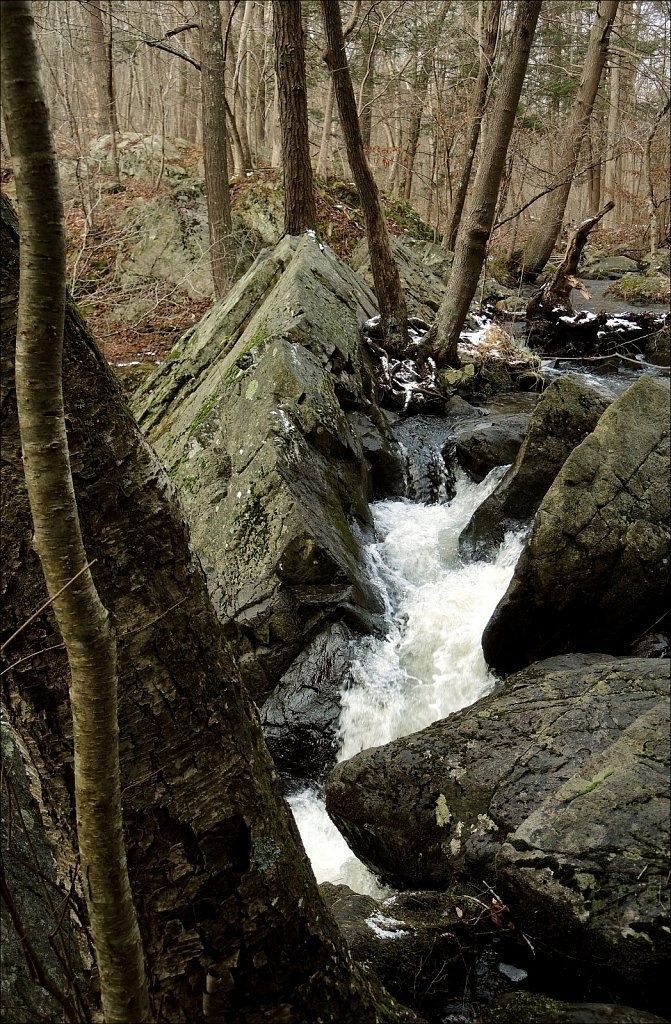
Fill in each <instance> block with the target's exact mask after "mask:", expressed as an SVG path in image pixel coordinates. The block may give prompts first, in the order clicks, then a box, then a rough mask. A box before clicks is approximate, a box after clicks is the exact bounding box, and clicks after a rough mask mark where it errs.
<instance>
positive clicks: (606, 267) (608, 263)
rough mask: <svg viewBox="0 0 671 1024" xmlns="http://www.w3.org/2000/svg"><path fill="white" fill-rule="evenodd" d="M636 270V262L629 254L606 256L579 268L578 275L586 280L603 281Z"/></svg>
mask: <svg viewBox="0 0 671 1024" xmlns="http://www.w3.org/2000/svg"><path fill="white" fill-rule="evenodd" d="M637 271H638V263H636V261H635V260H632V259H630V257H629V256H606V258H605V259H602V260H598V261H597V262H596V263H592V264H591V265H589V266H587V267H585V268H584V269H583V270H581V271H580V276H581V277H584V278H585V279H586V280H587V281H604V280H614V279H615V278H618V277H621V276H622V275H623V274H627V273H634V274H635V273H636V272H637Z"/></svg>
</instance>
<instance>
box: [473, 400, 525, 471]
mask: <svg viewBox="0 0 671 1024" xmlns="http://www.w3.org/2000/svg"><path fill="white" fill-rule="evenodd" d="M528 428H529V416H528V415H527V414H526V413H519V412H518V413H498V414H494V415H491V416H486V417H484V416H483V417H482V418H480V419H477V420H476V421H475V422H473V423H469V422H467V421H466V422H463V423H460V422H457V424H456V426H455V434H456V440H457V447H456V454H457V461H458V462H459V464H460V465H461V466H462V467H463V468H464V469H465V470H466V472H467V473H468V475H469V476H470V477H472V479H473V480H475V481H476V482H477V483H479V482H480V481H481V480H484V479H485V477H486V476H487V474H488V473H489V472H490V471H491V470H492V469H494V467H495V466H506V465H508V464H509V463H511V462H513V460H514V459H515V457H516V455H517V453H518V451H519V450H520V445H521V444H522V442H523V441H524V438H525V436H526V433H527V430H528Z"/></svg>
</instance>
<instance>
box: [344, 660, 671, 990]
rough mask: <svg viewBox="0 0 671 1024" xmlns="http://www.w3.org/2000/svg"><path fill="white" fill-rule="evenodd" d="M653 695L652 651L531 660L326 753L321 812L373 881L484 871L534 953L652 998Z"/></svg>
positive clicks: (659, 756) (411, 883) (658, 828)
mask: <svg viewBox="0 0 671 1024" xmlns="http://www.w3.org/2000/svg"><path fill="white" fill-rule="evenodd" d="M668 694H669V672H668V665H667V664H665V663H664V662H661V661H656V660H650V659H616V658H612V657H608V656H604V655H567V656H564V657H559V658H553V659H549V660H548V661H545V662H539V663H537V664H535V665H531V666H529V667H528V668H527V669H525V670H524V671H522V672H519V673H517V674H515V675H513V676H510V677H509V678H508V679H507V680H506V681H505V682H504V683H503V684H502V685H501V687H500V689H499V690H498V691H497V692H495V693H493V694H491V695H489V696H488V697H485V698H483V699H482V700H480V701H478V702H477V703H476V704H475V705H473V706H472V707H470V708H467V709H465V710H463V711H459V712H457V713H456V714H454V715H451V716H450V717H449V718H447V719H445V720H443V721H441V722H436V723H434V724H433V725H431V726H429V727H428V728H427V729H424V730H422V731H421V732H418V733H414V734H413V735H411V736H407V737H404V738H402V739H399V740H396V741H394V742H393V743H390V744H387V745H386V746H383V747H374V748H371V749H370V750H366V751H362V752H361V753H360V754H358V755H357V756H356V757H354V758H352V759H351V760H350V761H347V762H344V763H342V764H340V765H338V766H337V767H336V769H335V771H334V772H333V773H332V775H331V776H330V778H329V780H328V783H327V787H326V803H327V809H328V811H329V814H330V815H331V817H332V818H333V820H334V821H335V823H336V824H337V826H338V827H339V828H340V830H341V831H342V832H343V834H344V835H345V837H346V838H347V841H348V842H349V844H350V846H351V847H352V849H353V850H354V851H355V852H356V853H357V855H358V856H359V857H360V858H361V859H362V860H363V861H364V862H365V863H366V864H368V866H369V867H371V868H372V869H373V870H375V871H377V872H379V873H380V874H381V875H382V876H383V877H384V878H386V879H387V880H390V881H391V882H393V883H394V884H396V885H398V886H401V887H410V888H439V889H445V888H447V887H448V886H449V885H450V883H451V881H452V879H453V876H454V873H455V871H457V872H465V873H466V874H467V875H470V876H471V877H472V878H473V879H474V880H475V881H479V880H480V879H482V878H483V877H484V878H485V879H486V880H487V881H489V883H490V884H491V885H492V887H493V888H494V889H495V890H496V892H497V893H498V894H499V895H500V896H501V897H502V899H503V900H504V901H505V903H506V904H507V905H508V907H509V908H510V911H511V913H512V915H513V918H514V920H515V922H516V924H517V926H518V927H519V928H520V929H522V930H523V931H524V933H525V934H526V935H527V936H529V938H530V940H531V942H532V944H533V945H534V946H535V947H536V949H537V951H539V952H545V953H547V954H551V955H552V956H557V957H564V956H565V957H566V958H567V962H568V963H569V964H570V971H571V972H572V973H574V974H575V972H576V971H577V970H579V969H580V970H583V969H584V972H585V976H586V977H587V978H588V979H589V977H590V976H592V977H595V976H599V977H601V978H602V979H603V978H606V979H607V983H608V984H609V985H610V986H611V987H612V990H613V992H614V994H616V995H617V998H622V999H625V998H626V997H627V996H629V998H631V994H632V992H633V991H635V990H638V989H640V990H641V992H645V993H646V998H647V1000H648V1003H647V1004H644V1005H647V1006H648V1007H650V1006H654V1005H655V998H656V997H655V993H657V994H659V992H660V990H661V987H662V984H661V976H660V974H659V971H660V969H661V964H662V963H663V962H664V959H665V958H666V957H668V954H669V937H670V932H669V928H668V923H669V922H668V874H667V873H668V870H669V844H668V840H669V796H668V768H669V749H668V718H669V700H668ZM639 994H640V993H639Z"/></svg>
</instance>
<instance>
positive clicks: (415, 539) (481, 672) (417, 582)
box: [290, 467, 524, 895]
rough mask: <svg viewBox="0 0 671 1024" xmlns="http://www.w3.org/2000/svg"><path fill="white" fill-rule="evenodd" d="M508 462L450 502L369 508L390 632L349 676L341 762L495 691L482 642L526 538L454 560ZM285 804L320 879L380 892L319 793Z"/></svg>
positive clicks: (362, 653)
mask: <svg viewBox="0 0 671 1024" xmlns="http://www.w3.org/2000/svg"><path fill="white" fill-rule="evenodd" d="M506 468H507V467H500V468H498V469H496V470H493V471H492V473H490V474H489V476H488V477H487V478H486V480H484V481H483V482H482V483H480V484H475V483H473V482H472V481H471V480H470V479H468V478H467V477H466V476H465V474H462V473H460V474H459V475H458V477H457V494H456V497H455V498H454V500H453V501H452V502H451V503H450V504H449V505H447V504H437V505H423V504H416V503H411V502H408V501H382V502H378V503H376V504H375V505H373V507H372V511H373V517H374V521H375V529H376V535H377V537H378V540H377V541H375V542H374V543H372V544H370V545H368V547H367V549H366V557H367V558H368V561H369V567H370V572H371V576H372V577H373V579H374V580H376V582H377V586H378V587H379V589H380V593H381V596H382V598H383V600H384V602H385V606H386V609H387V617H388V622H389V632H388V634H387V636H386V637H384V638H383V639H379V638H375V637H367V638H365V639H364V640H363V641H362V642H361V645H360V649H359V654H358V658H357V659H356V661H355V663H354V666H353V675H354V680H355V682H354V685H353V686H351V687H350V688H349V689H348V690H347V691H346V692H345V693H344V694H343V699H342V712H341V716H340V726H339V733H340V742H341V747H340V752H339V757H338V759H339V760H345V759H347V758H349V757H352V756H353V755H354V754H356V753H358V752H359V751H360V750H363V749H364V748H366V747H371V746H377V745H379V744H382V743H388V742H390V741H391V740H393V739H396V738H398V737H399V736H405V735H407V734H408V733H411V732H415V731H416V730H418V729H423V728H424V727H425V726H427V725H430V724H431V722H434V721H436V720H437V719H440V718H445V717H446V716H447V715H449V714H451V713H453V712H454V711H458V710H459V709H460V708H463V707H466V706H468V705H469V704H472V703H473V702H474V701H476V700H478V699H479V698H480V697H482V696H484V695H485V694H486V693H488V692H489V691H490V690H491V689H492V687H493V685H494V677H493V676H492V675H491V674H490V673H489V672H488V671H487V666H486V664H485V661H484V658H483V656H482V650H481V647H480V640H481V637H482V632H483V630H484V628H485V626H486V624H487V622H488V620H489V618H490V617H491V614H492V612H493V611H494V609H495V607H496V605H497V603H498V602H499V600H500V599H501V597H502V596H503V594H504V593H505V590H506V588H507V586H508V583H509V582H510V578H511V576H512V574H513V570H514V568H515V564H516V562H517V559H518V557H519V555H520V553H521V550H522V545H523V542H524V534H523V532H520V533H516V534H508V535H506V538H505V540H504V542H503V544H502V545H501V547H500V548H499V550H498V552H497V553H496V556H495V558H494V559H492V560H491V561H487V562H484V561H483V562H473V563H468V564H464V563H463V562H462V561H461V559H460V556H459V534H460V533H461V531H462V530H463V529H464V527H465V526H466V524H467V523H468V521H469V520H470V517H471V516H472V514H473V512H474V511H475V509H476V508H477V507H478V505H479V504H480V503H481V502H482V501H484V499H485V498H486V497H487V495H488V494H490V493H491V491H492V490H493V489H494V487H495V486H496V484H497V483H498V482H499V480H500V479H501V477H502V476H503V474H504V472H505V469H506ZM290 804H291V807H292V810H293V812H294V816H295V818H296V821H297V824H298V827H299V830H300V832H301V835H302V837H303V842H304V845H305V847H306V851H307V853H308V856H309V857H310V860H311V862H312V866H313V869H314V871H315V874H316V876H317V880H318V881H327V880H328V881H333V882H345V883H346V884H347V885H349V886H350V887H351V888H353V889H355V890H356V891H358V892H367V893H371V894H373V895H375V894H377V895H379V894H380V892H381V890H380V889H379V887H378V886H377V882H376V880H375V879H374V878H373V876H371V875H370V873H369V872H367V870H366V869H365V867H364V866H363V865H362V864H361V863H360V862H359V861H358V860H357V859H356V858H355V857H354V856H353V855H352V853H351V851H350V850H349V847H348V846H347V844H346V843H345V841H344V839H343V838H342V836H341V835H340V833H339V832H338V831H337V830H336V828H335V826H334V825H333V824H332V822H331V821H330V819H329V817H328V815H327V814H326V810H325V808H324V805H323V801H322V800H321V798H320V796H319V794H318V793H317V792H316V791H314V790H304V791H302V792H301V793H299V794H296V795H295V796H293V797H292V798H291V800H290Z"/></svg>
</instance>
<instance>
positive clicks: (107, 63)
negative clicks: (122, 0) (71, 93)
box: [86, 0, 119, 181]
mask: <svg viewBox="0 0 671 1024" xmlns="http://www.w3.org/2000/svg"><path fill="white" fill-rule="evenodd" d="M101 4H102V0H100V2H99V3H87V4H86V10H87V13H88V18H89V30H90V36H89V38H90V45H91V64H92V69H93V80H94V82H95V87H96V96H97V99H98V131H99V133H100V135H110V137H111V143H110V153H111V157H112V172H113V174H114V179H115V181H118V180H119V154H118V152H117V145H116V136H117V133H118V131H119V124H118V120H117V111H116V96H115V90H114V63H113V61H112V29H111V21H110V30H109V34H108V37H107V38H106V36H105V25H104V23H103V8H102V6H101ZM108 16H109V11H108Z"/></svg>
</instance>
